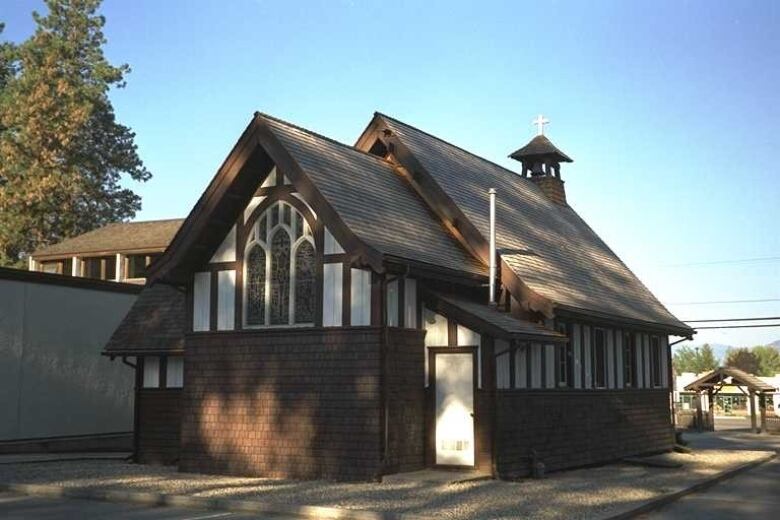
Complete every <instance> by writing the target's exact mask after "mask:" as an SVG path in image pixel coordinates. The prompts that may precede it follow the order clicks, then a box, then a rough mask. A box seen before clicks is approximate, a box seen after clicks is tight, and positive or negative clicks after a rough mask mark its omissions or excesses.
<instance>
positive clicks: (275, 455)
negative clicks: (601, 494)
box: [180, 327, 382, 480]
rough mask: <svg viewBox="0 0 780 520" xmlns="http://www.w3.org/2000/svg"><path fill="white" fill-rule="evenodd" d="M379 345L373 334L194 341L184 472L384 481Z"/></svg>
mask: <svg viewBox="0 0 780 520" xmlns="http://www.w3.org/2000/svg"><path fill="white" fill-rule="evenodd" d="M380 339H381V338H380V329H377V328H369V327H365V328H354V329H341V330H338V329H335V330H325V329H310V330H306V331H295V330H291V329H287V330H284V331H282V332H279V333H274V332H272V331H262V332H258V333H251V332H243V333H221V334H203V335H197V334H193V335H190V336H188V337H187V339H186V345H187V346H186V352H187V353H186V356H185V374H184V377H185V391H184V398H183V402H182V409H183V411H182V413H183V420H182V456H181V463H180V469H181V470H182V471H191V472H202V473H223V474H233V475H254V476H264V477H279V478H302V479H313V478H329V479H338V480H367V479H372V478H375V477H377V476H378V475H379V473H380V469H381V455H382V454H381V453H380V451H381V444H380V443H381V436H380V432H381V429H380V396H381V392H380V369H381V356H380V351H381V349H380Z"/></svg>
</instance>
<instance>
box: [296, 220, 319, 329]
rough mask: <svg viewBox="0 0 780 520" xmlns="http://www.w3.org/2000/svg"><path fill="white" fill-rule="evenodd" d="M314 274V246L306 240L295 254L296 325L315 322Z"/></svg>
mask: <svg viewBox="0 0 780 520" xmlns="http://www.w3.org/2000/svg"><path fill="white" fill-rule="evenodd" d="M302 235H303V233H301V236H302ZM314 274H315V273H314V246H313V245H312V243H311V242H309V241H307V240H304V241H303V242H301V243H300V244H299V245H298V250H297V251H296V252H295V323H311V322H313V321H314Z"/></svg>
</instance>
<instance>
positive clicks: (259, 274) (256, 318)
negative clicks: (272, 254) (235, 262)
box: [246, 245, 265, 325]
mask: <svg viewBox="0 0 780 520" xmlns="http://www.w3.org/2000/svg"><path fill="white" fill-rule="evenodd" d="M246 323H247V325H264V324H265V251H264V250H263V248H262V247H260V246H259V245H256V246H254V247H253V248H252V250H251V251H250V252H249V256H248V257H247V266H246Z"/></svg>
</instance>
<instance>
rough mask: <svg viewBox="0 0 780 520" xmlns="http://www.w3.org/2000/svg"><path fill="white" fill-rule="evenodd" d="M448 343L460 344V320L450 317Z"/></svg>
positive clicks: (448, 320)
mask: <svg viewBox="0 0 780 520" xmlns="http://www.w3.org/2000/svg"><path fill="white" fill-rule="evenodd" d="M447 345H448V346H449V347H457V346H458V322H457V321H455V320H453V319H450V318H447Z"/></svg>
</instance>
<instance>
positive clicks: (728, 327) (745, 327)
mask: <svg viewBox="0 0 780 520" xmlns="http://www.w3.org/2000/svg"><path fill="white" fill-rule="evenodd" d="M759 327H780V323H767V324H762V325H718V326H712V327H694V329H696V330H704V329H755V328H759Z"/></svg>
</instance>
